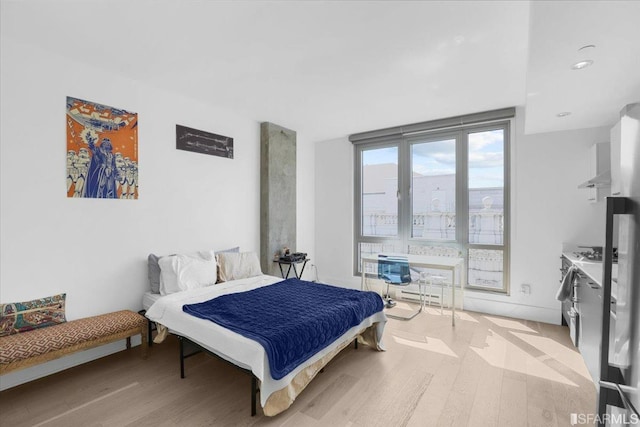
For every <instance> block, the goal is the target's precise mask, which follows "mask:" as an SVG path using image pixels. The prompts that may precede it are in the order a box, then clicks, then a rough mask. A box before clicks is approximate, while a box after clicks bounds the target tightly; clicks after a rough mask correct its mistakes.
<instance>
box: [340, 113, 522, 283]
mask: <svg viewBox="0 0 640 427" xmlns="http://www.w3.org/2000/svg"><path fill="white" fill-rule="evenodd" d="M499 111H501V112H502V111H504V110H499ZM489 113H491V112H488V113H480V116H481V117H482V116H483V115H484V116H485V117H486V115H487V114H489ZM471 116H475V115H471ZM448 120H449V119H445V120H443V121H436V122H447V121H448ZM429 123H430V122H426V123H425V124H427V125H428V124H429ZM459 123H460V122H459ZM462 123H463V124H459V125H455V126H447V127H444V128H433V127H429V126H425V127H426V128H427V130H424V131H414V132H402V131H401V132H400V133H394V134H391V135H384V133H385V132H384V130H383V131H374V132H372V134H373V136H372V137H371V138H364V137H363V135H365V134H358V135H357V136H358V138H357V140H353V139H352V142H354V152H355V155H354V178H355V179H354V196H355V203H354V216H355V218H354V241H353V251H354V252H353V255H354V262H353V274H354V276H360V275H361V272H360V258H361V257H360V245H361V244H362V243H374V244H375V243H377V244H385V243H387V244H395V245H397V247H399V248H402V249H403V250H401V251H399V252H408V250H409V246H411V245H415V246H421V245H422V246H444V247H454V248H457V249H458V251H459V252H460V254H461V256H462V257H463V258H464V259H465V268H466V269H467V272H466V273H467V274H465V277H466V278H467V279H466V280H467V283H465V289H468V290H473V291H480V292H487V293H497V294H507V295H509V294H510V288H511V287H510V280H509V279H510V269H509V265H510V251H511V241H510V236H511V232H510V231H511V197H510V194H511V144H512V142H511V141H512V129H513V114H512V115H511V116H506V117H501V118H497V119H495V120H485V121H480V122H478V121H476V122H473V123H468V124H464V122H462ZM415 126H417V125H410V126H407V128H412V127H413V128H415ZM396 129H397V128H396ZM400 129H401V130H402V128H400ZM496 129H502V130H503V150H504V152H503V155H504V166H503V179H504V181H503V182H504V187H503V192H504V193H503V209H504V212H503V236H502V244H501V245H497V244H486V243H482V244H481V243H470V242H469V240H470V239H469V231H470V230H469V228H470V227H469V217H470V215H469V178H468V175H469V135H470V134H473V133H479V132H485V131H491V130H496ZM376 134H377V135H380V134H383V135H382V136H377V135H376ZM442 139H455V141H456V142H455V144H456V148H455V153H456V168H455V169H456V178H455V180H456V183H455V185H456V190H455V192H456V196H455V200H456V231H455V240H428V239H424V238H422V237H413V227H412V223H413V194H412V191H413V189H412V184H413V182H412V176H413V174H412V172H413V164H412V147H413V145H414V144H418V143H421V142H423V143H424V142H428V141H437V140H442ZM390 146H397V147H398V189H397V195H398V233H397V235H396V236H395V237H389V236H364V235H363V234H362V226H363V224H362V173H363V168H362V152H363V151H365V150H369V149H376V148H384V147H390ZM474 249H488V250H501V251H502V256H503V260H502V284H503V286H502V288H501V289H495V288H489V287H483V286H477V285H470V284H469V283H468V281H469V274H468V273H469V251H470V250H474Z"/></svg>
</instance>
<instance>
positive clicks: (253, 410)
mask: <svg viewBox="0 0 640 427" xmlns="http://www.w3.org/2000/svg"><path fill="white" fill-rule="evenodd" d="M257 394H258V380H257V379H256V376H255V375H253V374H251V416H252V417H255V415H256V395H257Z"/></svg>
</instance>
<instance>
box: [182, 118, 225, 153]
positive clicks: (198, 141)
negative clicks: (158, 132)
mask: <svg viewBox="0 0 640 427" xmlns="http://www.w3.org/2000/svg"><path fill="white" fill-rule="evenodd" d="M176 148H177V149H178V150H186V151H193V152H194V153H202V154H210V155H212V156H220V157H227V158H229V159H233V138H231V137H228V136H222V135H216V134H215V133H209V132H204V131H201V130H197V129H192V128H188V127H186V126H181V125H176Z"/></svg>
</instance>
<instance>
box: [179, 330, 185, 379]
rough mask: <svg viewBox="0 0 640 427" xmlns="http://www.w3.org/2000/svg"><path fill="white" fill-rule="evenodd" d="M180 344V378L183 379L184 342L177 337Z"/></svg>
mask: <svg viewBox="0 0 640 427" xmlns="http://www.w3.org/2000/svg"><path fill="white" fill-rule="evenodd" d="M178 341H179V342H180V378H184V340H183V339H182V337H178Z"/></svg>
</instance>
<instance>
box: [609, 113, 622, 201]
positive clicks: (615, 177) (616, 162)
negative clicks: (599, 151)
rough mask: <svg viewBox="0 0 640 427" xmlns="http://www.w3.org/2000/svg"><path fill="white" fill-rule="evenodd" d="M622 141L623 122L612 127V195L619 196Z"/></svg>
mask: <svg viewBox="0 0 640 427" xmlns="http://www.w3.org/2000/svg"><path fill="white" fill-rule="evenodd" d="M621 141H622V123H621V122H618V123H616V125H615V126H614V127H612V128H611V195H612V196H619V195H620V192H621V188H620V187H621V186H620V142H621Z"/></svg>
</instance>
